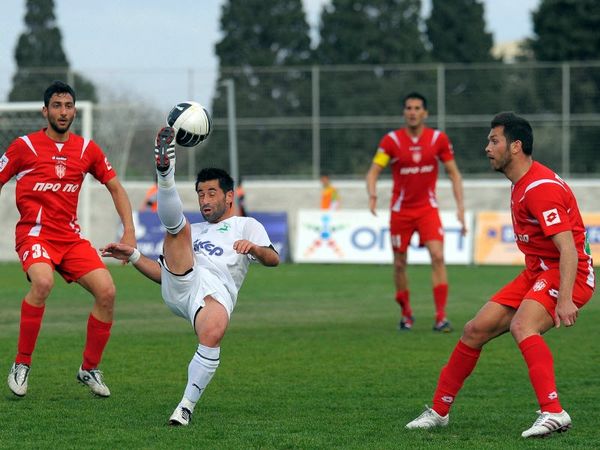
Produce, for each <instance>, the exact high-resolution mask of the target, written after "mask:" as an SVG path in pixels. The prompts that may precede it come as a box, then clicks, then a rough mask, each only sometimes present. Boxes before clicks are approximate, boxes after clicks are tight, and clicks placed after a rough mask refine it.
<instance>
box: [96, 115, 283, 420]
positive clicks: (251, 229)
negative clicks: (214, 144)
mask: <svg viewBox="0 0 600 450" xmlns="http://www.w3.org/2000/svg"><path fill="white" fill-rule="evenodd" d="M174 144H175V143H174V133H173V129H172V128H170V127H166V128H163V129H162V130H161V131H160V132H159V133H158V136H157V139H156V148H155V156H156V172H157V174H158V194H157V197H158V215H159V218H160V220H161V222H162V224H163V225H164V226H165V228H166V229H167V233H166V235H165V240H164V244H163V254H162V255H161V256H160V258H159V260H158V261H156V260H153V259H150V258H147V257H145V256H143V255H142V254H141V253H140V251H139V250H138V249H136V248H133V247H131V246H128V245H126V244H121V243H111V244H108V245H106V246H105V247H104V248H103V249H101V251H102V255H103V256H112V257H113V258H116V259H120V260H124V261H129V262H131V263H132V264H133V265H134V266H135V268H136V269H137V270H139V271H140V272H141V273H142V274H144V275H145V276H146V277H148V278H150V279H151V280H153V281H155V282H157V283H160V284H161V291H162V296H163V299H164V301H165V303H166V304H167V306H168V307H169V309H171V311H173V313H175V314H177V315H178V316H181V317H184V318H186V319H188V320H189V321H190V322H191V323H192V326H193V327H194V330H195V332H196V335H197V336H198V342H199V344H198V348H197V350H196V353H195V354H194V356H193V358H192V360H191V361H190V364H189V366H188V381H187V386H186V388H185V391H184V394H183V398H182V399H181V401H180V402H179V404H178V405H177V407H176V408H175V411H174V412H173V414H172V415H171V417H170V419H169V423H170V424H171V425H188V424H189V422H190V420H191V418H192V413H193V412H194V407H195V406H196V403H197V402H198V400H199V399H200V396H201V395H202V393H203V392H204V390H205V388H206V386H207V385H208V383H209V382H210V380H211V379H212V377H213V375H214V373H215V371H216V369H217V367H218V366H219V353H220V343H221V340H222V339H223V336H224V335H225V331H226V330H227V326H228V324H229V319H230V316H231V313H232V312H233V308H234V307H235V303H236V300H237V294H238V291H239V289H240V287H241V285H242V282H243V281H244V278H245V276H246V273H247V272H248V266H249V264H250V261H251V260H256V261H258V262H260V263H261V264H263V265H265V266H276V265H278V264H279V255H278V254H277V252H276V251H275V249H274V248H273V245H272V244H271V242H270V240H269V236H268V235H267V232H266V230H265V229H264V227H263V226H262V225H261V224H260V223H259V222H258V221H257V220H255V219H253V218H251V217H236V216H234V215H233V213H234V210H233V208H232V205H233V200H234V190H233V184H234V183H233V179H232V178H231V176H229V174H228V173H227V172H225V171H224V170H222V169H203V170H201V171H200V172H199V173H198V178H197V180H196V192H197V193H198V203H199V205H200V212H201V213H202V216H203V217H204V219H205V220H206V222H202V223H196V224H189V223H188V222H187V220H186V218H185V217H184V215H183V205H182V203H181V199H180V198H179V194H178V193H177V189H176V188H175V147H174Z"/></svg>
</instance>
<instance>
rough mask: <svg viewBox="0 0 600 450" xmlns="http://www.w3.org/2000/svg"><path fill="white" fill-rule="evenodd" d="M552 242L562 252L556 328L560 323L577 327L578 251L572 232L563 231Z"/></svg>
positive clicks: (555, 318) (555, 319) (553, 237)
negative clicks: (575, 298)
mask: <svg viewBox="0 0 600 450" xmlns="http://www.w3.org/2000/svg"><path fill="white" fill-rule="evenodd" d="M552 242H554V245H556V248H557V249H558V251H559V252H560V262H559V270H560V286H559V288H558V300H557V302H556V314H555V316H554V326H556V328H558V327H560V323H561V322H562V323H564V324H565V326H567V327H570V326H571V325H575V320H577V311H578V308H577V306H575V304H574V303H573V285H574V284H575V277H576V276H577V249H576V248H575V241H574V240H573V233H572V232H571V231H562V232H560V233H558V234H555V235H554V236H552Z"/></svg>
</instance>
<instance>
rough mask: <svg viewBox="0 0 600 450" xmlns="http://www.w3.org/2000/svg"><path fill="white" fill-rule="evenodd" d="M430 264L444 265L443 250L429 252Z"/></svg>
mask: <svg viewBox="0 0 600 450" xmlns="http://www.w3.org/2000/svg"><path fill="white" fill-rule="evenodd" d="M431 265H433V266H443V265H444V253H443V252H432V253H431Z"/></svg>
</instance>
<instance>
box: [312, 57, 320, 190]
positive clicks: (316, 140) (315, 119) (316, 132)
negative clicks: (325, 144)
mask: <svg viewBox="0 0 600 450" xmlns="http://www.w3.org/2000/svg"><path fill="white" fill-rule="evenodd" d="M311 86H312V89H311V93H312V118H311V119H312V120H311V124H312V176H313V178H314V179H315V180H317V179H318V178H319V176H320V175H321V120H320V116H321V110H320V102H319V97H320V96H321V93H320V91H319V66H312V70H311Z"/></svg>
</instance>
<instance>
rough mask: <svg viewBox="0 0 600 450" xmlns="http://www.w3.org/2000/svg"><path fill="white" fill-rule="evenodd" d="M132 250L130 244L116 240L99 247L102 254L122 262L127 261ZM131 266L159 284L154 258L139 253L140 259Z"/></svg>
mask: <svg viewBox="0 0 600 450" xmlns="http://www.w3.org/2000/svg"><path fill="white" fill-rule="evenodd" d="M134 251H135V249H134V247H132V246H131V245H128V244H125V243H116V242H112V243H110V244H107V245H105V246H104V248H101V249H100V252H101V254H102V256H110V257H111V258H115V259H118V260H119V261H124V262H127V261H129V257H130V256H131V255H132V254H133V252H134ZM133 267H135V268H136V269H137V270H138V271H139V272H141V273H142V274H143V275H145V276H146V277H148V278H150V279H151V280H152V281H154V282H156V283H158V284H160V280H161V278H160V265H159V264H158V262H157V261H155V260H154V259H150V258H147V257H146V256H144V255H142V254H140V259H138V260H137V262H135V263H133Z"/></svg>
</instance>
